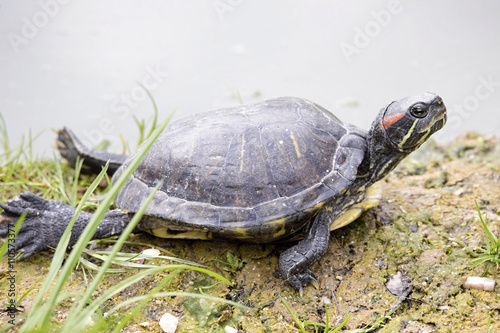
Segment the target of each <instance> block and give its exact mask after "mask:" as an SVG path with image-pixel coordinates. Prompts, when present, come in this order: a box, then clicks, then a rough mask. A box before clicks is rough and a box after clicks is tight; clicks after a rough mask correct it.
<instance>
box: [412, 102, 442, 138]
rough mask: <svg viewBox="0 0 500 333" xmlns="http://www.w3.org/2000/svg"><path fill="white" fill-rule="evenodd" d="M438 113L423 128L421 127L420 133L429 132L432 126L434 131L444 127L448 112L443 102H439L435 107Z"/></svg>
mask: <svg viewBox="0 0 500 333" xmlns="http://www.w3.org/2000/svg"><path fill="white" fill-rule="evenodd" d="M435 112H436V115H435V116H434V117H433V119H432V121H430V122H429V124H428V125H427V126H425V127H423V128H421V129H420V130H419V131H418V133H424V132H427V131H428V130H429V129H430V128H432V129H433V133H434V132H436V131H438V130H440V129H441V128H443V126H444V124H446V120H447V119H448V117H447V113H446V107H445V106H444V105H443V104H439V105H437V106H436V108H435Z"/></svg>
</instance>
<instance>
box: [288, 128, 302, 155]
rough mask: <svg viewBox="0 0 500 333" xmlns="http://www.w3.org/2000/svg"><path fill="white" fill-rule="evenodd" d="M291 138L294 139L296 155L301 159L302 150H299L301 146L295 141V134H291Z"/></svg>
mask: <svg viewBox="0 0 500 333" xmlns="http://www.w3.org/2000/svg"><path fill="white" fill-rule="evenodd" d="M290 138H292V141H293V145H294V146H295V153H296V154H297V157H298V158H300V156H301V154H300V150H299V144H298V143H297V140H295V136H293V132H290Z"/></svg>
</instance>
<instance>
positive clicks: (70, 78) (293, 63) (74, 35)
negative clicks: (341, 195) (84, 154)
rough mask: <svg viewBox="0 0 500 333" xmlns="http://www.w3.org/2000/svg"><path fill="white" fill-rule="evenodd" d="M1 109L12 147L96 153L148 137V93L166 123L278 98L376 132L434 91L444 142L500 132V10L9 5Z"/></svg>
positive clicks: (458, 6)
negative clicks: (380, 120) (30, 138)
mask: <svg viewBox="0 0 500 333" xmlns="http://www.w3.org/2000/svg"><path fill="white" fill-rule="evenodd" d="M0 36H1V38H0V113H1V115H2V117H3V118H4V119H5V122H6V125H7V129H8V133H9V138H10V143H11V145H12V146H15V145H18V144H19V143H20V141H21V137H22V136H23V135H24V136H26V135H27V133H28V132H29V131H30V130H31V133H32V134H33V135H36V134H40V135H39V137H38V138H37V139H36V140H35V143H34V148H35V152H36V153H37V154H39V155H51V154H52V153H53V148H51V145H52V144H53V142H54V137H55V134H54V133H53V132H52V131H50V129H51V128H60V127H62V126H68V127H71V128H72V129H74V130H75V132H76V133H77V134H78V135H80V136H81V137H82V138H83V139H84V141H86V143H87V144H89V145H94V144H97V143H98V142H99V141H100V140H102V139H108V140H110V141H111V142H112V143H113V145H112V147H111V149H112V150H114V151H120V150H121V149H122V144H121V141H120V136H123V138H125V139H126V140H128V141H130V142H131V146H132V148H133V147H134V144H133V143H134V142H135V141H136V140H137V138H138V131H137V128H136V126H135V123H134V116H135V117H137V118H139V119H141V118H146V119H150V118H151V116H152V114H153V107H152V105H151V103H150V102H149V100H148V99H147V98H146V95H145V93H144V91H143V90H141V88H140V87H139V86H138V85H137V82H142V83H143V84H144V85H145V86H147V87H148V89H149V90H150V91H151V93H152V95H153V96H154V99H155V100H156V103H157V104H158V107H159V111H160V117H161V119H164V118H165V117H166V116H167V115H168V114H169V113H170V112H171V111H173V110H176V113H175V118H179V117H182V116H184V115H187V114H191V113H195V112H200V111H204V110H210V109H214V108H220V107H226V106H233V105H237V104H239V103H240V100H241V101H243V102H244V103H250V102H255V101H258V100H263V99H267V98H273V97H278V96H298V97H303V98H307V99H310V100H312V101H315V102H317V103H319V104H320V105H322V106H324V107H326V108H327V109H329V110H331V111H332V112H334V113H335V114H336V115H337V116H338V117H340V118H341V119H342V120H344V121H346V122H350V123H353V124H355V125H357V126H360V127H363V128H368V127H369V126H370V123H371V121H372V119H374V117H375V114H376V113H377V112H378V110H379V109H380V108H381V107H383V106H385V105H386V104H387V103H389V102H391V101H393V100H395V99H399V98H401V97H404V96H407V95H411V94H416V93H421V92H425V91H432V92H436V93H438V94H440V95H441V96H442V97H443V99H444V101H445V104H446V105H447V106H448V109H449V121H448V124H447V125H446V126H445V128H444V129H443V130H442V131H441V132H440V133H439V135H438V136H437V139H438V140H439V141H449V140H452V139H454V138H455V137H456V136H457V135H459V134H461V133H463V132H465V131H476V132H479V133H483V134H491V135H500V2H499V1H496V0H491V1H457V0H446V1H424V0H422V1H410V0H401V1H392V0H391V1H373V0H370V1H352V2H347V1H291V0H279V1H278V0H275V1H262V0H261V1H257V0H253V1H245V0H203V1H201V0H197V1H193V0H191V1H173V0H169V1H165V0H150V1H124V0H120V1H118V0H108V1H98V0H92V1H88V0H87V1H77V0H73V1H68V0H64V1H63V0H38V1H32V0H23V1H17V0H4V1H2V2H0Z"/></svg>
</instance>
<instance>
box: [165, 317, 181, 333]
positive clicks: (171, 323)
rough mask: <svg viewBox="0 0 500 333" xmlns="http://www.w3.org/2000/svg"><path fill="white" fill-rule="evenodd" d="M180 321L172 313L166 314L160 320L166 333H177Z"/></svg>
mask: <svg viewBox="0 0 500 333" xmlns="http://www.w3.org/2000/svg"><path fill="white" fill-rule="evenodd" d="M178 324H179V319H178V318H177V317H175V316H174V315H171V314H170V313H165V314H164V315H163V316H161V318H160V327H161V329H162V330H163V332H165V333H175V330H177V325H178Z"/></svg>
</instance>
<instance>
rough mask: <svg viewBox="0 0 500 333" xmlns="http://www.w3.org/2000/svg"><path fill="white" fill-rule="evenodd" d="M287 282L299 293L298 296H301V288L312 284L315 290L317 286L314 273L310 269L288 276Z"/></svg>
mask: <svg viewBox="0 0 500 333" xmlns="http://www.w3.org/2000/svg"><path fill="white" fill-rule="evenodd" d="M287 280H288V282H290V284H291V285H292V286H293V287H294V288H295V289H296V290H298V291H299V293H300V296H302V294H303V288H304V287H305V286H307V285H308V284H309V283H310V284H312V285H313V286H314V287H315V288H316V289H317V288H318V286H319V284H318V280H316V277H315V276H314V273H313V272H312V271H311V270H310V269H306V270H305V271H303V272H301V273H298V274H290V275H289V276H288V279H287Z"/></svg>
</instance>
